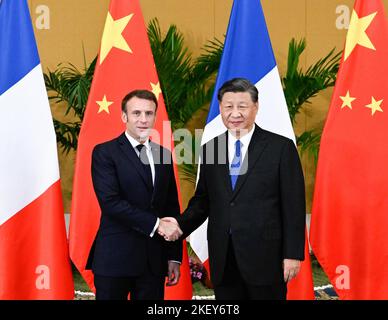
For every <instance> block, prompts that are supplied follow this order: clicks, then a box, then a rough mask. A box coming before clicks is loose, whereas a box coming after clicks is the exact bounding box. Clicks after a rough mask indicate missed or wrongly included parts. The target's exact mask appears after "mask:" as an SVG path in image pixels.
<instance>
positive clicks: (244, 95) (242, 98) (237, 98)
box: [221, 92, 253, 103]
mask: <svg viewBox="0 0 388 320" xmlns="http://www.w3.org/2000/svg"><path fill="white" fill-rule="evenodd" d="M228 102H245V103H253V101H252V97H251V95H250V94H249V92H225V93H224V95H223V96H222V100H221V103H228Z"/></svg>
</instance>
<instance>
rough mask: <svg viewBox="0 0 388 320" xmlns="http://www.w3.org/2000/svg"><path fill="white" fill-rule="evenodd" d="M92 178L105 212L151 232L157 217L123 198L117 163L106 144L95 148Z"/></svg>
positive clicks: (133, 227) (142, 231) (121, 221)
mask: <svg viewBox="0 0 388 320" xmlns="http://www.w3.org/2000/svg"><path fill="white" fill-rule="evenodd" d="M92 180H93V187H94V191H95V193H96V196H97V199H98V203H99V204H100V208H101V211H102V212H103V214H105V215H110V216H111V218H113V219H115V220H117V221H118V222H120V223H122V224H123V225H126V226H128V227H130V228H132V229H134V230H136V231H138V232H140V233H143V234H145V235H147V236H149V235H150V234H151V232H152V230H153V228H154V227H155V224H156V221H157V218H156V217H155V216H154V215H153V214H152V213H150V212H147V211H145V210H141V209H139V208H137V207H135V206H133V205H131V204H130V203H129V202H128V201H127V200H124V199H122V198H121V196H120V186H119V182H118V177H117V171H116V168H115V164H114V162H113V159H112V155H111V153H110V152H109V150H107V148H106V146H103V145H98V146H96V147H95V148H94V150H93V154H92Z"/></svg>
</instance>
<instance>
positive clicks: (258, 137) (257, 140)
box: [228, 125, 267, 198]
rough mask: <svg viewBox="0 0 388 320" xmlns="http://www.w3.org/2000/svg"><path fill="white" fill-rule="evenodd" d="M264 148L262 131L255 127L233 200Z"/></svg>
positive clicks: (264, 140)
mask: <svg viewBox="0 0 388 320" xmlns="http://www.w3.org/2000/svg"><path fill="white" fill-rule="evenodd" d="M266 146H267V140H266V138H265V135H264V134H263V132H262V129H260V127H259V126H257V125H255V131H254V132H253V135H252V138H251V141H250V143H249V147H248V152H247V154H246V155H245V158H244V161H243V164H242V166H241V169H240V171H241V170H246V172H245V174H242V175H240V176H239V177H238V179H237V182H236V186H235V188H234V190H233V194H232V197H233V198H234V197H235V196H236V195H237V193H238V192H239V191H240V189H241V187H242V186H243V185H244V183H245V181H246V180H247V177H248V175H249V174H250V173H251V172H252V168H253V167H254V166H255V164H256V162H257V160H258V159H259V158H260V156H261V154H262V153H263V151H264V149H265V147H266ZM228 168H229V167H228ZM228 170H229V169H228ZM228 174H229V171H228ZM229 185H230V181H229Z"/></svg>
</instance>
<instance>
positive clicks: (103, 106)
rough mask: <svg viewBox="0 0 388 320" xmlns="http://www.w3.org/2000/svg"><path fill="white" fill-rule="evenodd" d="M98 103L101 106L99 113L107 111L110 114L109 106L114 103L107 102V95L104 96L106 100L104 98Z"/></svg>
mask: <svg viewBox="0 0 388 320" xmlns="http://www.w3.org/2000/svg"><path fill="white" fill-rule="evenodd" d="M96 103H97V104H98V105H99V106H100V108H99V109H98V112H97V113H100V112H102V111H105V112H106V113H108V114H109V106H110V105H111V104H112V103H113V101H108V100H106V95H105V94H104V98H102V101H96Z"/></svg>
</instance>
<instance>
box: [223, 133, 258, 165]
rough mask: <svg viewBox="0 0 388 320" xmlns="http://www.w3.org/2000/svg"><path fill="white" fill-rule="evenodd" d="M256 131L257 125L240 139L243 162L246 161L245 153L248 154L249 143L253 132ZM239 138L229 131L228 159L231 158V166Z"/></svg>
mask: <svg viewBox="0 0 388 320" xmlns="http://www.w3.org/2000/svg"><path fill="white" fill-rule="evenodd" d="M254 131H255V126H253V127H252V129H251V130H250V131H248V133H247V134H246V135H244V136H243V137H241V138H240V139H239V140H240V142H241V156H242V158H241V163H243V162H244V158H245V155H246V154H247V151H248V147H249V143H250V142H251V139H252V135H253V132H254ZM236 141H237V138H236V137H235V136H234V135H233V134H231V133H230V131H228V159H229V166H230V164H231V163H232V161H233V158H234V153H235V148H236V147H235V145H236Z"/></svg>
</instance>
